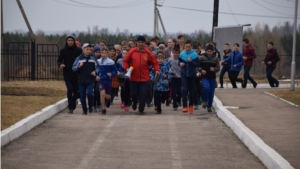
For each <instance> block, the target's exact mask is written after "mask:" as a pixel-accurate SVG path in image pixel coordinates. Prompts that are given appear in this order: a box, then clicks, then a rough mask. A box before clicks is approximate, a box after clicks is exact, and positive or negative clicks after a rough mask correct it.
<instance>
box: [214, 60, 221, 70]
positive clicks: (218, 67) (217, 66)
mask: <svg viewBox="0 0 300 169" xmlns="http://www.w3.org/2000/svg"><path fill="white" fill-rule="evenodd" d="M214 71H215V73H217V72H219V71H220V62H219V59H216V67H215V70H214Z"/></svg>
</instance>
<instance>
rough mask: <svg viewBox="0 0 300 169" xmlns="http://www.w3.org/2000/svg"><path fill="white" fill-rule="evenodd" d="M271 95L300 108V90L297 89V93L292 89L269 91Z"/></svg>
mask: <svg viewBox="0 0 300 169" xmlns="http://www.w3.org/2000/svg"><path fill="white" fill-rule="evenodd" d="M269 93H272V94H274V95H275V96H277V97H280V98H283V99H285V100H287V101H290V102H292V103H294V104H296V105H298V106H300V89H298V88H297V89H295V91H290V89H279V90H272V91H269Z"/></svg>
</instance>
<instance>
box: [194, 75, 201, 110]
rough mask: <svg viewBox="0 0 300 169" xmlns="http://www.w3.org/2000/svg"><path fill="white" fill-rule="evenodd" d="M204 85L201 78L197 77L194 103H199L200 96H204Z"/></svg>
mask: <svg viewBox="0 0 300 169" xmlns="http://www.w3.org/2000/svg"><path fill="white" fill-rule="evenodd" d="M202 92H203V86H202V82H201V78H195V89H194V105H196V104H198V99H199V97H201V96H202Z"/></svg>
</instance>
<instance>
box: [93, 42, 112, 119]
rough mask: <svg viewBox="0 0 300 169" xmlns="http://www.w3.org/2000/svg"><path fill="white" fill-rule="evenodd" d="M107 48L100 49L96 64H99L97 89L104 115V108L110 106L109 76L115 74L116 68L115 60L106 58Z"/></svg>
mask: <svg viewBox="0 0 300 169" xmlns="http://www.w3.org/2000/svg"><path fill="white" fill-rule="evenodd" d="M108 52H109V51H108V49H107V48H105V47H104V48H102V49H101V58H100V59H98V64H99V65H100V71H99V72H98V74H97V75H98V77H100V81H99V91H100V100H101V107H102V115H106V108H109V106H110V99H111V82H112V80H111V78H112V76H115V75H116V74H117V68H116V65H115V62H114V61H113V60H111V59H110V58H108V55H109V54H108Z"/></svg>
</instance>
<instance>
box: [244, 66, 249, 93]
mask: <svg viewBox="0 0 300 169" xmlns="http://www.w3.org/2000/svg"><path fill="white" fill-rule="evenodd" d="M250 69H251V66H244V82H243V83H244V84H243V88H246V87H247V83H248V79H249V76H250V75H249V72H250ZM249 80H250V79H249Z"/></svg>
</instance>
